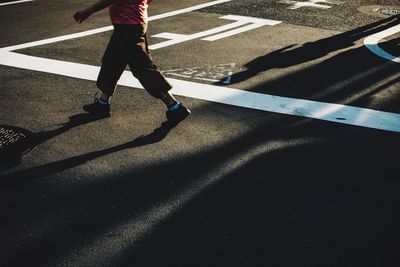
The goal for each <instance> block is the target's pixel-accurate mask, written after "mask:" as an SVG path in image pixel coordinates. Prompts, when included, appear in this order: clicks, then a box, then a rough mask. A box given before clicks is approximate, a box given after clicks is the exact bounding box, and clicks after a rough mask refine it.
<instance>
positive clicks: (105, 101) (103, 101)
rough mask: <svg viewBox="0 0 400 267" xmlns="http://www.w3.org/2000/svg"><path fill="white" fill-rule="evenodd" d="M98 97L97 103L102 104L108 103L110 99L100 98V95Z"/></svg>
mask: <svg viewBox="0 0 400 267" xmlns="http://www.w3.org/2000/svg"><path fill="white" fill-rule="evenodd" d="M98 99H99V103H100V104H102V105H109V104H110V101H107V100H104V99H101V98H100V97H99V98H98Z"/></svg>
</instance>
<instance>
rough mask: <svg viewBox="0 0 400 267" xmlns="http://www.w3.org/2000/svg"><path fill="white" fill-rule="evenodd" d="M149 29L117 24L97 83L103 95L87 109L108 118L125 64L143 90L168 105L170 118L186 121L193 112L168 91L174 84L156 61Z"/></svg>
mask: <svg viewBox="0 0 400 267" xmlns="http://www.w3.org/2000/svg"><path fill="white" fill-rule="evenodd" d="M146 31H147V24H134V25H114V32H113V34H112V36H111V39H110V41H109V43H108V46H107V48H106V50H105V52H104V55H103V58H102V66H101V69H100V73H99V75H98V78H97V82H96V85H97V87H98V88H99V89H100V91H101V92H102V94H101V96H100V98H97V99H95V102H94V103H93V104H90V105H85V106H84V110H86V111H88V112H90V113H93V114H96V115H99V116H103V117H109V116H110V115H111V111H110V99H111V97H112V96H113V95H114V93H115V89H116V87H117V82H118V80H119V78H120V77H121V75H122V73H123V72H124V70H125V68H126V66H129V68H130V70H131V72H132V74H133V75H134V76H135V77H136V78H137V79H138V80H139V82H140V83H141V84H142V86H143V87H144V89H145V90H146V91H147V92H148V93H149V94H150V95H151V96H153V97H155V98H157V99H160V100H161V101H162V102H163V103H164V104H165V105H166V106H167V109H168V110H167V113H166V114H167V118H168V119H169V120H183V119H185V118H186V117H187V116H188V115H189V114H190V111H189V110H188V109H187V108H186V107H184V106H183V105H182V104H181V103H179V102H178V101H177V100H176V99H175V98H174V97H173V95H172V94H171V93H170V92H169V90H170V89H171V88H172V86H171V84H170V83H169V82H168V81H167V80H166V79H165V77H164V76H163V75H162V74H161V72H160V71H159V70H158V68H157V66H156V65H155V64H154V62H153V60H152V58H151V56H150V53H149V49H148V44H147V38H146Z"/></svg>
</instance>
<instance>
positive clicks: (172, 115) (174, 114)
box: [165, 104, 191, 123]
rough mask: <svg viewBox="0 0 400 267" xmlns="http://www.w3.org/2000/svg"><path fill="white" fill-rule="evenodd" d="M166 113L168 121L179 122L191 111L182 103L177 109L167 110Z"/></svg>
mask: <svg viewBox="0 0 400 267" xmlns="http://www.w3.org/2000/svg"><path fill="white" fill-rule="evenodd" d="M165 113H166V115H167V119H168V121H170V122H175V123H178V122H180V121H183V120H184V119H186V117H187V116H189V114H190V113H191V112H190V110H189V109H188V108H186V107H185V106H184V105H182V104H180V106H179V108H177V109H175V110H167V111H166V112H165Z"/></svg>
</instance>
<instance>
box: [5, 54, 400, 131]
mask: <svg viewBox="0 0 400 267" xmlns="http://www.w3.org/2000/svg"><path fill="white" fill-rule="evenodd" d="M0 64H2V65H5V66H10V67H16V68H21V69H27V70H34V71H40V72H45V73H52V74H58V75H63V76H68V77H73V78H78V79H85V80H91V81H96V79H97V75H98V72H99V69H100V67H97V66H90V65H84V64H78V63H71V62H65V61H58V60H52V59H45V58H38V57H33V56H27V55H22V54H17V53H14V52H4V51H3V52H0ZM169 80H170V82H171V83H172V85H173V90H172V93H173V94H175V95H181V96H186V97H191V98H196V99H201V100H206V101H211V102H216V103H222V104H227V105H233V106H238V107H244V108H250V109H256V110H262V111H268V112H274V113H280V114H286V115H295V116H301V117H307V118H313V119H319V120H324V121H330V122H336V123H341V124H348V125H355V126H361V127H367V128H373V129H379V130H385V131H392V132H400V114H397V113H390V112H384V111H378V110H372V109H366V108H359V107H353V106H346V105H341V104H332V103H324V102H318V101H310V100H304V99H296V98H289V97H281V96H274V95H267V94H261V93H254V92H248V91H243V90H239V89H234V88H226V87H222V86H215V85H207V84H198V83H194V82H188V81H181V80H176V79H169ZM118 84H119V85H123V86H128V87H134V88H141V89H143V87H142V85H141V84H140V82H139V81H138V80H136V79H135V78H134V77H133V76H132V74H131V73H130V72H129V71H125V72H124V73H123V74H122V76H121V79H120V80H119V82H118Z"/></svg>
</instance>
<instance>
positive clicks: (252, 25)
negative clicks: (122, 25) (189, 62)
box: [149, 15, 282, 50]
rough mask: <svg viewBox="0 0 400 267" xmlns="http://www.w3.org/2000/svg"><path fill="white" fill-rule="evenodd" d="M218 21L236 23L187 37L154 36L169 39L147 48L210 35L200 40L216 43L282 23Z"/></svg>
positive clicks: (244, 19)
mask: <svg viewBox="0 0 400 267" xmlns="http://www.w3.org/2000/svg"><path fill="white" fill-rule="evenodd" d="M220 19H227V20H234V21H236V22H233V23H230V24H227V25H223V26H220V27H216V28H213V29H210V30H206V31H202V32H198V33H193V34H189V35H185V34H176V33H168V32H164V33H160V34H156V35H153V36H152V37H157V38H164V39H169V40H168V41H164V42H161V43H158V44H154V45H151V46H149V49H151V50H155V49H159V48H163V47H168V46H171V45H175V44H179V43H183V42H187V41H190V40H194V39H199V38H202V37H206V36H210V35H212V36H210V37H208V38H204V39H202V40H206V41H216V40H219V39H222V38H226V37H230V36H233V35H235V34H239V33H242V32H246V31H250V30H253V29H256V28H259V27H262V26H265V25H269V26H275V25H277V24H279V23H282V22H281V21H277V20H270V19H258V18H251V17H244V16H233V15H228V16H223V17H220ZM247 24H250V25H248V26H245V27H241V26H244V25H247ZM239 27H241V28H239ZM234 28H237V29H235V30H231V31H228V32H225V33H222V32H224V31H227V30H230V29H234ZM214 34H215V35H214Z"/></svg>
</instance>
